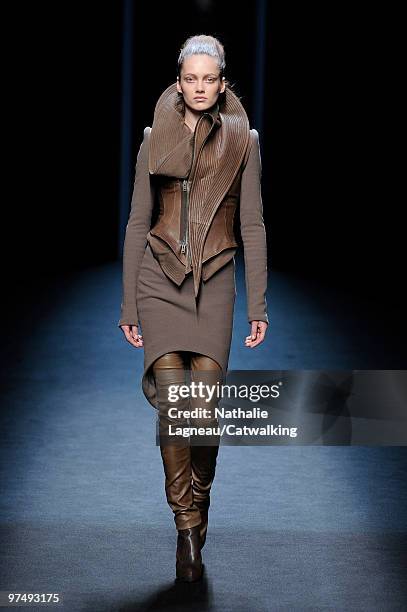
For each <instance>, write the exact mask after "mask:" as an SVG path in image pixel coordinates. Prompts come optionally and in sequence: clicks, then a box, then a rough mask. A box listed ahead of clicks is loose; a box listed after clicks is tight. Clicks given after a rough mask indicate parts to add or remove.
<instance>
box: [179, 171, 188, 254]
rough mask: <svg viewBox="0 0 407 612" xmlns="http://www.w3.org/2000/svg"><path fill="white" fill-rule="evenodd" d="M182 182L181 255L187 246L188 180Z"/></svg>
mask: <svg viewBox="0 0 407 612" xmlns="http://www.w3.org/2000/svg"><path fill="white" fill-rule="evenodd" d="M181 182H182V238H181V253H185V252H186V250H187V245H188V180H187V179H183V180H182V179H181Z"/></svg>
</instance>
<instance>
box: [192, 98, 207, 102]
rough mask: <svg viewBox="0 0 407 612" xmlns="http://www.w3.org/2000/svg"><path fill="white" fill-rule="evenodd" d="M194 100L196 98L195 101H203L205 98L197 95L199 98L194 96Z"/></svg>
mask: <svg viewBox="0 0 407 612" xmlns="http://www.w3.org/2000/svg"><path fill="white" fill-rule="evenodd" d="M194 100H196V101H197V102H204V101H205V100H206V98H203V97H199V98H194Z"/></svg>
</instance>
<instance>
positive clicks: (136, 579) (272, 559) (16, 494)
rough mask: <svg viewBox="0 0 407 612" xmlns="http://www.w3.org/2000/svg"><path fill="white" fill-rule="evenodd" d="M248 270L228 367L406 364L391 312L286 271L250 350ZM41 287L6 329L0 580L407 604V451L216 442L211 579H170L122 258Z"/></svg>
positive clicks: (223, 601) (67, 596)
mask: <svg viewBox="0 0 407 612" xmlns="http://www.w3.org/2000/svg"><path fill="white" fill-rule="evenodd" d="M237 281H238V298H237V306H236V314H235V327H234V336H233V345H232V353H231V359H230V364H229V367H230V368H233V369H247V368H249V369H256V368H257V369H275V368H281V369H294V368H304V369H312V368H333V369H335V368H345V369H348V368H359V369H370V368H372V369H403V368H405V363H403V351H404V346H405V345H403V343H402V338H400V335H399V334H398V333H397V319H396V318H395V317H393V316H392V313H391V312H387V311H386V312H383V311H382V307H379V306H374V305H372V304H369V303H367V302H365V301H362V300H359V301H355V300H350V299H349V296H346V295H343V294H339V293H337V292H335V291H333V290H332V289H330V290H329V291H328V290H326V289H324V288H323V287H321V286H320V285H318V284H315V285H310V283H309V282H301V279H295V280H294V279H292V278H290V277H288V276H285V275H282V274H278V273H275V274H273V279H272V282H271V287H270V295H269V296H268V302H269V315H270V319H271V326H270V329H269V334H268V338H267V342H266V343H264V344H263V345H262V346H260V347H258V348H257V349H255V350H253V351H249V350H248V349H245V348H244V337H245V336H246V335H247V334H248V333H249V328H248V326H247V324H246V311H245V301H244V287H243V274H242V271H241V269H239V270H238V274H237ZM35 298H36V300H35V301H34V299H33V301H32V303H24V304H20V305H17V307H16V310H15V311H14V312H13V313H10V324H8V323H7V322H6V329H5V330H4V341H3V349H4V350H3V364H2V372H1V376H2V396H3V399H2V403H3V410H2V415H1V445H0V452H1V481H2V483H3V486H2V491H3V493H2V499H1V502H2V503H1V523H0V528H1V564H2V565H1V584H0V591H9V590H10V591H13V592H16V591H17V592H47V593H55V592H56V593H60V594H61V595H62V598H63V601H64V606H63V608H62V607H61V609H64V610H68V611H69V612H71V611H72V612H76V611H78V612H79V611H89V612H90V611H92V612H105V611H116V610H117V611H119V610H122V611H126V612H127V611H131V610H137V611H138V610H140V611H142V610H143V611H144V610H145V611H147V610H166V611H170V610H176V611H179V610H188V611H189V610H191V611H195V610H197V611H207V610H208V611H209V610H210V611H216V612H217V611H218V610H219V611H222V612H229V611H230V612H232V611H233V612H260V611H266V610H267V611H274V610H275V611H279V612H280V611H293V610H294V611H295V610H299V611H300V610H310V611H311V610H312V611H314V610H340V611H347V612H348V611H358V612H360V611H365V610H366V611H372V610H380V611H387V610H389V611H390V610H400V611H401V610H405V609H407V594H406V567H407V524H406V523H407V521H406V517H407V486H406V483H407V447H345V446H299V447H293V446H291V447H288V446H280V447H269V446H268V447H230V446H222V447H221V449H220V454H219V459H218V469H217V475H216V479H215V483H214V486H213V489H212V507H211V514H210V524H209V532H208V540H207V544H206V546H205V548H204V550H203V556H204V563H205V576H204V579H203V580H202V581H201V582H200V583H199V584H194V585H176V584H174V571H175V570H174V564H175V541H176V532H175V527H174V522H173V518H172V513H171V511H170V509H169V507H168V505H167V503H166V500H165V492H164V476H163V469H162V463H161V457H160V453H159V449H158V447H157V446H156V445H155V413H154V411H153V409H152V408H151V406H149V404H148V403H147V401H146V400H145V398H144V396H143V395H142V392H141V388H140V379H141V374H142V361H143V355H142V350H137V349H134V348H133V347H131V346H130V345H129V344H127V343H126V342H125V341H124V337H123V336H122V333H121V331H120V330H119V328H118V327H117V321H118V319H119V306H120V298H121V269H120V264H119V263H117V264H108V265H105V266H97V267H95V268H88V269H87V270H84V271H81V272H79V273H77V274H76V275H73V274H72V275H70V276H69V277H67V278H65V279H61V281H60V282H58V284H54V285H53V286H52V287H48V288H47V290H46V291H45V290H44V291H43V292H39V294H38V295H36V296H35ZM19 309H20V310H19ZM20 314H21V317H20ZM11 315H13V316H11ZM12 320H14V323H12ZM404 359H405V358H404ZM5 609H6V608H5ZM13 609H14V608H13ZM29 609H30V610H36V609H38V610H43V609H44V608H43V606H42V607H38V608H36V607H35V606H30V607H29ZM52 609H54V608H52ZM55 609H59V608H58V607H55Z"/></svg>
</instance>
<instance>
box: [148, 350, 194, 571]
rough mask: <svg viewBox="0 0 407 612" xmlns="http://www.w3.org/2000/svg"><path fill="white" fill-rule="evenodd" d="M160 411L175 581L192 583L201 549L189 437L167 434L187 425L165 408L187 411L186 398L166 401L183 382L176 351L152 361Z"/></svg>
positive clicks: (161, 449)
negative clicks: (174, 537)
mask: <svg viewBox="0 0 407 612" xmlns="http://www.w3.org/2000/svg"><path fill="white" fill-rule="evenodd" d="M153 372H154V378H155V382H156V389H157V403H158V410H159V417H158V425H159V436H160V451H161V457H162V461H163V466H164V472H165V492H166V497H167V501H168V504H169V506H170V508H171V509H172V511H173V513H174V521H175V525H176V528H177V531H178V538H177V552H176V576H177V579H178V580H181V581H186V582H193V581H195V580H198V579H199V578H200V577H201V575H202V556H201V552H200V534H199V529H200V524H201V515H200V511H199V508H198V507H197V506H196V505H195V504H194V498H193V492H192V468H191V451H190V446H189V439H188V438H182V437H179V436H175V437H174V439H172V437H171V436H170V435H169V433H170V431H169V426H170V425H171V426H172V427H173V428H174V427H183V426H188V420H187V419H185V418H183V417H182V416H178V415H177V416H176V417H170V416H169V414H168V410H169V409H170V408H171V409H175V410H176V411H177V412H178V411H182V410H189V409H190V406H189V398H182V397H178V399H177V400H176V401H175V402H172V401H169V400H170V398H169V387H170V385H184V384H185V365H184V360H183V357H182V355H181V354H180V353H178V352H172V353H166V354H165V355H163V356H162V357H159V358H158V359H157V360H156V361H155V362H154V364H153Z"/></svg>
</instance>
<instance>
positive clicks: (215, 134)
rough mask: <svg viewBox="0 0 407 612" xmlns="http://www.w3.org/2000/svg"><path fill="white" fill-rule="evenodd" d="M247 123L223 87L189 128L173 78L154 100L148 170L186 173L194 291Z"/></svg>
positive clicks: (244, 143)
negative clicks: (217, 100) (216, 99)
mask: <svg viewBox="0 0 407 612" xmlns="http://www.w3.org/2000/svg"><path fill="white" fill-rule="evenodd" d="M249 141H250V126H249V120H248V118H247V114H246V111H245V109H244V108H243V106H242V104H241V102H240V100H239V99H238V97H237V96H236V95H235V94H234V93H233V92H232V91H231V90H230V89H229V88H228V87H226V91H225V96H224V100H223V101H222V104H217V105H215V107H214V108H213V109H211V110H210V111H208V112H206V113H203V114H202V116H201V117H200V118H199V121H198V122H197V124H196V127H195V134H192V133H191V132H190V130H189V129H188V127H187V126H186V125H185V123H184V102H183V99H182V96H179V94H178V91H177V87H176V83H173V84H172V85H170V86H169V87H168V88H167V89H166V90H165V91H164V92H163V93H162V94H161V96H160V98H159V99H158V101H157V104H156V108H155V112H154V119H153V125H152V128H151V133H150V148H149V171H150V174H159V175H165V176H169V177H178V178H182V179H184V178H188V177H189V178H190V180H191V184H190V193H189V228H188V229H189V245H190V254H191V265H192V272H193V279H194V293H195V297H197V295H198V293H199V287H200V281H201V275H202V257H203V250H204V245H205V239H206V235H207V233H208V231H209V228H210V225H211V222H212V219H213V217H214V215H215V213H216V210H217V208H218V206H219V205H220V204H221V202H222V200H223V199H224V197H225V196H226V194H227V192H228V191H229V189H230V187H231V185H232V183H233V181H234V179H235V178H236V175H237V173H238V171H239V169H240V167H241V164H242V162H243V159H244V156H245V153H246V151H247V148H248V145H249Z"/></svg>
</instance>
